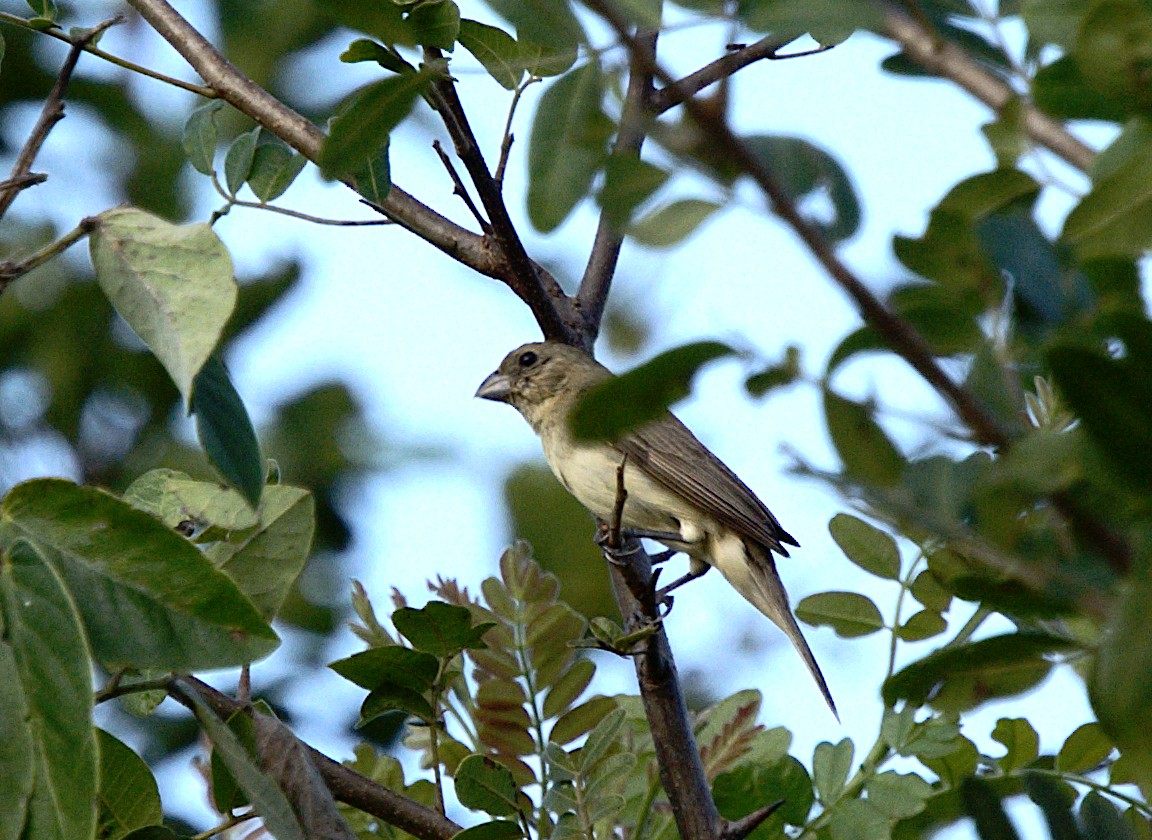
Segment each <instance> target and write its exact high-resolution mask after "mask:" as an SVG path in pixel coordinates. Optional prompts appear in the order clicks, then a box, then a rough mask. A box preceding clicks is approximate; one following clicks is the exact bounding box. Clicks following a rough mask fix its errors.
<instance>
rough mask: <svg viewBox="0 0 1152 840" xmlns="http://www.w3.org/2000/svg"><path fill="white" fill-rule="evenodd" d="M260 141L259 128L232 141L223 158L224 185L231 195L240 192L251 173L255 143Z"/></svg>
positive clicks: (254, 155)
mask: <svg viewBox="0 0 1152 840" xmlns="http://www.w3.org/2000/svg"><path fill="white" fill-rule="evenodd" d="M259 139H260V126H256V128H254V129H252V130H251V131H246V132H244V133H243V134H241V135H240V136H239V137H237V138H236V139H235V140H233V141H232V145H231V146H229V147H228V153H227V154H226V155H225V156H224V183H225V184H227V186H228V191H229V192H230V193H231V194H232V195H236V193H238V192H240V188H241V187H243V186H244V182H245V181H247V180H248V175H249V174H250V173H251V172H252V161H253V160H254V159H255V157H256V141H257V140H259Z"/></svg>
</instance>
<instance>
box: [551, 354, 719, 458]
mask: <svg viewBox="0 0 1152 840" xmlns="http://www.w3.org/2000/svg"><path fill="white" fill-rule="evenodd" d="M735 352H736V351H735V350H733V349H732V348H731V347H729V346H728V345H726V344H721V343H719V342H717V341H699V342H696V343H694V344H685V345H683V346H682V347H675V348H673V349H671V350H666V351H665V352H663V353H661V354H660V355H658V356H656V357H654V358H652V359H650V360H649V361H647V362H645V363H644V364H642V365H639V366H637V367H635V368H633V369H632V370H630V371H628V372H627V373H625V374H622V375H621V376H615V377H612V378H611V379H607V380H605V381H604V382H601V383H599V384H598V385H596V386H594V387H592V388H590V389H589V390H588V392H587V393H586V394H584V396H582V397H581V398H580V401H579V402H578V403H577V404H576V406H575V407H574V408H573V409H572V411H571V412H570V413H569V415H568V426H569V428H570V429H571V430H572V434H573V435H574V436H575V438H576V440H619V439H620V438H621V437H622V436H624V435H625V434H626V433H627V432H629V431H631V430H633V429H638V428H640V427H641V426H644V425H645V424H647V423H651V422H653V421H655V420H659V419H661V418H663V417H664V416H665V415H666V413H667V411H668V409H669V407H671V406H672V405H673V404H674V403H676V402H678V401H679V400H682V399H684V398H685V397H686V396H688V394H689V393H691V388H692V379H693V378H694V377H695V376H696V372H697V371H698V370H699V369H700V368H701V367H703V366H704V365H706V364H707V363H708V362H711V361H713V360H715V359H719V358H722V357H724V356H730V355H733V354H734V353H735Z"/></svg>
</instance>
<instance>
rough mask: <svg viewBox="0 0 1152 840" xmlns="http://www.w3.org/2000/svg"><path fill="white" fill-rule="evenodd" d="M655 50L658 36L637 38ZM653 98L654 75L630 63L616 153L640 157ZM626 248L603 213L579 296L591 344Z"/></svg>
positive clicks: (622, 237) (578, 303) (634, 63)
mask: <svg viewBox="0 0 1152 840" xmlns="http://www.w3.org/2000/svg"><path fill="white" fill-rule="evenodd" d="M637 37H639V38H640V39H641V40H643V41H644V42H645V43H646V44H647V45H648V47H649V49H650V50H652V52H653V53H655V51H656V39H657V37H658V33H656V32H651V33H647V34H644V35H638V36H637ZM651 96H652V74H651V73H649V72H647V71H646V70H645V69H644V68H643V67H641V66H639V65H638V64H637V62H636V61H635V59H633V60H632V61H631V62H630V67H629V76H628V91H627V93H626V94H625V95H624V108H623V110H622V111H621V114H620V128H619V130H618V131H617V133H616V143H615V146H614V148H613V154H616V155H627V154H633V155H639V154H640V148H641V147H642V146H643V145H644V138H645V136H646V135H647V129H648V126H647V124H648V120H649V118H650V117H649V114H648V100H649V98H650V97H651ZM623 245H624V234H623V233H622V232H621V231H619V230H616V228H615V226H614V225H612V224H611V223H610V222H609V221H608V211H607V210H606V209H605V210H603V211H601V213H600V224H599V226H598V227H597V228H596V238H595V239H594V240H593V242H592V252H591V253H590V254H589V255H588V264H587V265H586V266H585V268H584V277H583V278H582V279H581V280H580V290H579V291H578V292H577V294H576V304H577V306H579V307H580V311H581V312H582V313H583V315H584V324H585V329H586V330H587V333H588V341H589V342H590V343H591V342H592V341H595V340H596V336H597V335H598V334H599V332H600V322H601V321H602V320H603V318H604V307H605V305H606V304H607V302H608V291H609V289H611V288H612V278H613V277H614V276H615V275H616V264H617V262H618V261H619V259H620V249H621V247H623Z"/></svg>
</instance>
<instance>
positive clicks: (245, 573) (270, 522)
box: [210, 484, 316, 621]
mask: <svg viewBox="0 0 1152 840" xmlns="http://www.w3.org/2000/svg"><path fill="white" fill-rule="evenodd" d="M315 524H316V503H315V501H314V500H313V498H312V494H311V493H309V492H308V491H307V490H304V489H303V488H300V487H289V486H287V485H284V484H277V485H271V486H269V487H266V488H265V490H264V501H263V502H262V503H261V505H260V519H259V522H258V523H257V524H256V526H255V527H253V529H252V530H251V531H249V532H247V533H245V534H244V535H243V536H237V537H233V538H232V539H230V540H228V541H226V542H222V543H218V544H217V545H216V546H214V548H215V550H214V551H212V552H211V554H210V557H211V559H212V561H213V563H214V565H216V567H217V568H218V569H220V570H222V571H223V572H225V573H226V574H227V575H228V576H229V577H230V578H232V580H234V581H235V582H236V585H237V586H239V587H240V591H241V592H243V593H244V594H245V595H247V596H248V597H249V598H250V599H251V600H252V603H253V604H255V605H256V608H257V609H258V610H260V614H261V615H262V616H264V618H265V619H266V620H268V621H271V620H272V619H273V618H274V617H275V616H276V614H277V613H278V612H279V611H280V607H281V606H283V604H284V600H285V599H286V598H287V597H288V593H289V592H290V591H291V589H292V584H293V583H295V582H296V578H298V577H299V576H300V572H302V571H303V570H304V564H305V562H306V561H307V560H308V555H309V554H310V553H311V548H312V532H313V529H314V528H315Z"/></svg>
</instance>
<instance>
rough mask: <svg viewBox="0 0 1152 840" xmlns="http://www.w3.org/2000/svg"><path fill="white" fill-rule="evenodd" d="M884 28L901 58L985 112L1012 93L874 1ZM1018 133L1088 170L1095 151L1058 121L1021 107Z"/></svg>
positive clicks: (887, 0)
mask: <svg viewBox="0 0 1152 840" xmlns="http://www.w3.org/2000/svg"><path fill="white" fill-rule="evenodd" d="M878 5H879V7H880V10H881V11H882V13H883V15H884V29H885V32H886V33H887V34H888V36H889V37H890V38H892V40H894V41H896V42H897V43H898V44H900V46H901V48H902V49H903V50H904V54H905V55H907V56H908V58H910V59H912V61H915V62H916V63H917V64H919V65H920V66H921V67H923V68H924V69H925V70H928V71H930V72H932V73H935V74H936V75H938V76H943V77H944V78H946V79H950V80H951V81H953V82H955V83H956V85H957V86H959V87H960V88H962V89H964V90H965V91H967V92H968V93H970V94H972V96H974V97H976V98H977V99H979V100H980V101H981V102H983V103H984V104H985V105H987V106H988V107H989V108H991V109H993V110H994V111H997V112H999V110H1000V109H1001V108H1003V107H1004V106H1005V105H1006V104H1007V103H1008V101H1009V100H1010V99H1012V98H1013V97H1015V96H1016V92H1015V91H1014V90H1012V88H1011V87H1009V86H1008V85H1007V84H1005V83H1004V82H1003V81H1001V80H1000V79H998V78H996V77H995V76H993V75H992V74H991V73H989V72H988V71H987V70H985V69H984V68H983V67H981V66H980V65H979V64H978V63H977V62H976V61H975V60H974V59H973V58H972V57H971V56H969V55H968V53H966V52H965V51H964V50H963V49H962V48H961V47H959V46H957V45H956V44H953V43H951V42H950V41H948V40H946V39H944V38H941V37H940V36H939V35H937V34H936V33H934V32H932V31H930V30H929V29H927V28H926V27H925V26H924V24H923V23H922V22H921V21H919V20H916V19H915V18H914V17H912V16H911V15H909V14H908V13H907V12H906V11H904V10H903V9H901V8H900V7H899V6H897V5H896V4H895V3H893V2H891V0H878ZM1022 110H1023V114H1024V129H1025V131H1027V132H1028V136H1029V137H1031V138H1032V140H1033V141H1035V142H1036V143H1038V144H1039V145H1041V146H1043V147H1044V148H1046V149H1048V150H1049V151H1050V152H1052V153H1053V154H1055V155H1057V156H1058V157H1060V158H1063V159H1064V160H1065V161H1067V162H1068V163H1070V164H1071V165H1072V166H1075V167H1076V168H1077V169H1080V170H1081V171H1085V172H1086V171H1088V169H1089V167H1091V166H1092V161H1093V160H1095V158H1096V152H1095V151H1094V150H1093V149H1092V148H1091V147H1089V146H1087V145H1085V144H1084V143H1082V142H1081V141H1080V140H1079V139H1078V138H1076V137H1075V136H1074V135H1073V134H1072V133H1071V132H1069V131H1068V129H1067V128H1065V127H1064V125H1063V124H1061V123H1060V122H1059V121H1057V120H1054V119H1052V118H1051V117H1049V116H1048V115H1047V114H1045V113H1043V112H1042V111H1040V110H1039V109H1037V108H1036V107H1035V106H1034V105H1031V104H1029V103H1027V102H1024V103H1022Z"/></svg>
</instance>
